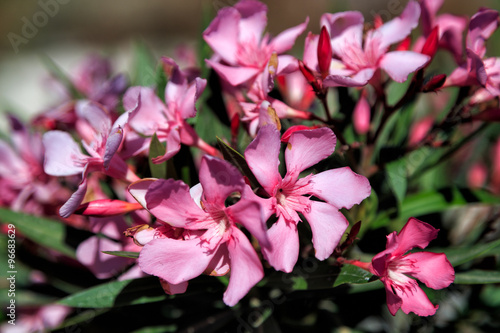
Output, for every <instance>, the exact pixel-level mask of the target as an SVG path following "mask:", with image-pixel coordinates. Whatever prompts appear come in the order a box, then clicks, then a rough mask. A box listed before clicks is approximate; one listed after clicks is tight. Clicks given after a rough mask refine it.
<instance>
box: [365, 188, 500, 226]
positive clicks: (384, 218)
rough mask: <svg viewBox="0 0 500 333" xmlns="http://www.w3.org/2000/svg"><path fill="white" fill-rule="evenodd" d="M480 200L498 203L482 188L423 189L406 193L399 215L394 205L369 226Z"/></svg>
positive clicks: (436, 211) (404, 220)
mask: <svg viewBox="0 0 500 333" xmlns="http://www.w3.org/2000/svg"><path fill="white" fill-rule="evenodd" d="M473 202H481V203H485V204H499V203H500V197H498V196H494V195H492V194H491V193H489V192H487V191H484V190H470V189H466V188H457V187H451V188H445V189H442V190H439V191H425V192H419V193H416V194H413V195H408V196H407V197H406V198H405V199H404V200H403V202H402V204H401V209H400V210H399V215H397V216H396V217H393V216H392V214H394V213H396V212H398V211H397V209H396V208H395V207H394V208H393V209H390V210H387V211H385V212H384V213H381V214H379V216H378V218H377V219H376V220H375V221H373V222H372V223H371V224H370V226H371V228H373V229H376V228H379V227H382V226H385V225H387V224H388V223H389V222H390V221H391V218H395V219H396V220H397V221H399V222H406V220H408V218H410V217H418V216H421V215H426V214H431V213H440V212H444V211H446V210H447V209H450V208H453V207H459V206H463V205H466V204H468V203H473Z"/></svg>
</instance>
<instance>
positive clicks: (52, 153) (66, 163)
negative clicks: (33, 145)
mask: <svg viewBox="0 0 500 333" xmlns="http://www.w3.org/2000/svg"><path fill="white" fill-rule="evenodd" d="M75 109H76V112H77V114H78V115H79V117H80V119H82V120H85V121H81V122H79V124H80V125H79V126H80V133H81V134H82V136H83V137H84V138H85V137H86V139H87V141H85V140H83V141H82V145H83V147H84V148H85V150H86V151H87V153H88V154H89V155H90V156H89V155H84V154H83V153H82V152H81V150H80V147H79V145H78V144H77V143H76V142H75V141H74V140H73V138H72V137H71V135H70V134H69V133H67V132H63V131H49V132H47V133H45V134H44V135H43V139H42V141H43V145H44V147H45V162H44V170H45V172H46V173H47V174H49V175H52V176H59V177H60V176H71V175H77V174H81V175H82V180H81V182H80V184H79V186H78V189H77V190H76V192H75V193H73V195H72V196H71V197H70V198H69V200H68V201H67V202H66V203H65V204H64V205H63V206H62V207H61V209H60V211H59V213H60V215H61V216H62V217H68V216H69V215H71V214H72V213H73V212H74V211H75V210H76V209H77V208H78V206H79V205H80V203H81V202H82V200H83V198H84V196H85V193H86V192H87V175H88V173H89V172H92V171H101V172H103V173H105V174H107V175H109V176H111V177H114V178H118V179H125V180H128V181H135V180H137V179H138V178H137V176H136V175H135V174H134V173H133V172H132V171H131V170H130V169H129V168H128V165H127V164H126V163H125V161H123V159H121V158H120V157H119V156H118V155H117V154H116V152H117V150H118V149H119V147H120V145H121V142H122V139H123V130H122V128H123V126H124V125H125V123H126V121H127V119H128V113H124V114H123V115H122V116H120V117H119V118H118V119H117V120H116V121H115V123H114V124H112V122H111V119H110V117H109V115H108V113H107V112H106V109H104V108H103V107H102V106H101V105H99V104H97V103H94V102H90V101H79V102H78V103H77V105H76V107H75Z"/></svg>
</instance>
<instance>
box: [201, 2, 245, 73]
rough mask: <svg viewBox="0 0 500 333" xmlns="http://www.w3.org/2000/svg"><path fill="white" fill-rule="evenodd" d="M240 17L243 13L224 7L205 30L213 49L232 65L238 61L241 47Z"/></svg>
mask: <svg viewBox="0 0 500 333" xmlns="http://www.w3.org/2000/svg"><path fill="white" fill-rule="evenodd" d="M240 19H241V15H240V13H239V12H238V10H236V9H235V8H231V7H227V8H222V9H221V10H219V12H218V13H217V17H216V18H215V19H214V20H213V21H212V23H210V25H209V26H208V28H207V29H206V30H205V31H204V32H203V39H205V41H206V42H207V44H208V45H209V46H210V47H211V48H212V50H214V52H215V53H217V54H218V55H220V56H221V57H222V59H223V60H224V61H225V62H227V63H229V64H231V65H235V64H236V63H237V60H236V53H237V51H238V47H239V42H238V34H239V21H240Z"/></svg>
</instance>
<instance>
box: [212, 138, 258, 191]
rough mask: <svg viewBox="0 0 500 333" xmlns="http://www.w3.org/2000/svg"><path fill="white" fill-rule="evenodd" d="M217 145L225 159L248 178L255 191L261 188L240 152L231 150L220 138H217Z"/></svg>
mask: <svg viewBox="0 0 500 333" xmlns="http://www.w3.org/2000/svg"><path fill="white" fill-rule="evenodd" d="M217 144H218V146H219V149H220V151H221V152H222V155H223V156H224V159H225V160H226V161H228V162H229V163H231V164H233V165H234V166H235V167H237V168H238V170H240V172H241V173H242V174H243V175H244V176H246V177H247V178H248V180H249V181H250V184H251V186H252V188H254V189H255V188H257V187H259V186H260V185H259V182H258V181H257V178H255V176H254V175H253V173H252V171H251V170H250V167H249V166H248V164H247V161H246V160H245V157H243V155H241V154H240V153H239V152H237V151H236V150H234V149H233V148H231V147H230V146H229V145H228V144H226V143H225V142H224V141H222V140H221V139H220V138H218V137H217Z"/></svg>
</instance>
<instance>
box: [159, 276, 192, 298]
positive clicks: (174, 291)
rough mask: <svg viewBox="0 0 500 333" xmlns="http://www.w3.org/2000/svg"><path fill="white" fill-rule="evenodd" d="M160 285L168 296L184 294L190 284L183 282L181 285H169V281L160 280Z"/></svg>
mask: <svg viewBox="0 0 500 333" xmlns="http://www.w3.org/2000/svg"><path fill="white" fill-rule="evenodd" d="M160 284H161V287H162V288H163V291H165V293H166V294H168V295H178V294H184V293H185V292H186V290H187V287H188V284H189V283H188V282H187V281H186V282H181V283H179V284H173V283H168V282H167V281H165V280H163V279H161V278H160Z"/></svg>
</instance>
